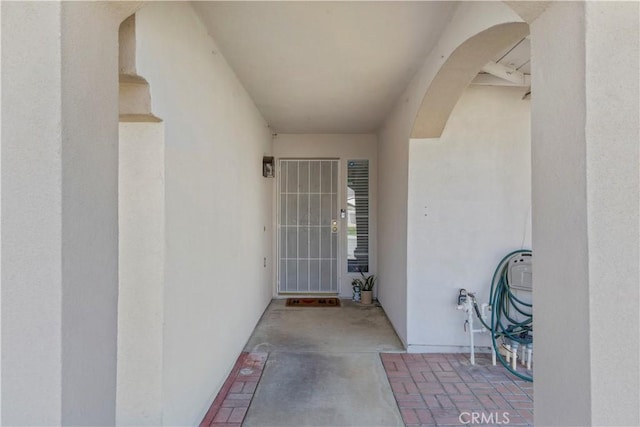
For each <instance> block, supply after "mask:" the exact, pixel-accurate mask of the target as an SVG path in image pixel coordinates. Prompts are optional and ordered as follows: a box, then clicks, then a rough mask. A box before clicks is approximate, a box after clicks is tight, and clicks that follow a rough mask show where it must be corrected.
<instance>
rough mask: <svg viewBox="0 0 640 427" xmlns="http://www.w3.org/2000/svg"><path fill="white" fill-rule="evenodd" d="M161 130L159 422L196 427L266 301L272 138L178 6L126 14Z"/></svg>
mask: <svg viewBox="0 0 640 427" xmlns="http://www.w3.org/2000/svg"><path fill="white" fill-rule="evenodd" d="M136 37H137V70H138V73H139V74H140V75H142V76H144V77H145V78H146V79H147V80H148V81H149V85H150V87H151V98H152V106H153V111H154V114H156V115H158V116H159V117H162V119H163V120H164V123H165V143H166V145H165V173H166V178H165V182H166V187H165V209H166V245H167V246H166V253H165V257H166V258H165V259H166V262H165V290H164V301H165V302H164V338H163V342H164V346H163V364H164V369H163V395H164V396H163V423H164V424H165V425H184V424H197V423H199V422H200V421H201V419H202V417H203V416H204V414H205V412H206V410H207V409H208V406H209V405H210V404H211V402H212V401H213V398H214V397H215V395H216V393H217V392H218V389H219V388H220V386H221V385H222V383H223V382H224V380H225V378H226V375H227V374H228V373H229V371H230V369H231V367H232V366H233V363H234V362H235V359H236V357H237V356H238V354H239V353H240V351H241V350H242V348H243V346H244V344H245V342H246V340H247V339H248V337H249V335H250V334H251V332H252V330H253V327H254V326H255V324H256V322H257V321H258V319H259V318H260V315H261V314H262V312H263V310H264V308H265V307H266V305H267V303H268V302H269V299H270V298H271V295H272V287H271V268H270V267H269V266H270V262H268V263H267V267H264V266H263V259H264V257H267V259H268V260H269V261H270V258H269V257H270V250H271V237H270V236H271V233H272V229H271V224H272V218H271V197H272V188H273V180H271V179H266V178H263V177H262V156H263V155H270V154H271V150H272V141H271V133H270V131H269V129H268V127H267V124H266V123H265V122H264V120H263V119H262V117H261V116H260V113H259V112H258V111H257V109H256V107H255V106H254V104H253V102H252V100H251V99H250V98H249V96H248V95H247V93H246V92H245V90H244V88H243V87H242V85H241V84H240V82H239V81H238V79H237V78H236V76H235V75H234V73H233V71H232V70H231V69H230V68H229V66H228V65H227V63H226V61H225V59H224V57H223V56H222V55H221V54H220V53H219V50H218V49H217V47H216V45H215V42H214V41H213V40H212V39H211V38H210V37H209V36H208V34H207V31H206V29H205V28H204V27H203V25H202V23H201V22H200V20H199V18H198V16H197V15H196V13H195V12H194V11H193V9H192V7H191V5H190V4H188V3H154V4H150V5H148V6H146V7H145V8H143V9H142V10H141V11H140V12H139V13H138V14H137V15H136Z"/></svg>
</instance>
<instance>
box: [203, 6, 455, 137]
mask: <svg viewBox="0 0 640 427" xmlns="http://www.w3.org/2000/svg"><path fill="white" fill-rule="evenodd" d="M193 4H194V7H195V8H196V10H197V12H198V13H199V15H200V17H201V19H202V21H203V22H204V24H205V26H206V27H207V29H208V31H209V34H210V35H211V36H212V37H213V38H214V40H215V41H216V43H217V45H218V47H219V49H220V51H221V52H222V54H223V55H224V57H225V58H226V60H227V61H228V62H229V64H230V66H231V67H232V68H233V70H234V71H235V73H236V75H237V76H238V78H239V79H240V81H241V82H242V84H243V85H244V87H245V88H246V89H247V91H248V92H249V94H250V95H251V97H252V98H253V100H254V102H255V103H256V105H257V107H258V109H259V110H260V112H261V113H262V115H263V116H264V117H265V119H266V120H267V121H268V122H269V124H270V126H271V127H272V128H273V129H274V131H275V132H278V133H368V132H373V131H375V130H377V129H378V128H379V126H380V125H381V123H382V120H383V119H384V118H385V117H386V115H387V114H388V113H389V111H390V110H391V109H392V107H393V105H394V104H395V103H396V101H397V99H398V97H399V96H400V95H401V93H402V92H403V90H404V89H405V88H406V86H407V85H408V83H409V82H410V81H411V78H412V77H413V76H414V74H415V73H416V71H417V70H418V67H419V66H420V65H421V64H422V63H423V61H424V59H425V57H426V55H427V54H428V53H429V51H430V50H431V49H432V48H433V47H434V46H435V44H436V42H437V40H438V38H439V35H440V33H441V32H442V30H443V29H444V27H445V26H446V24H447V23H448V21H449V19H450V17H451V15H452V13H453V9H454V6H455V3H454V2H404V1H388V2H387V1H380V2H378V1H374V2H332V1H321V2H306V1H299V2H298V1H293V2H233V1H231V2H219V1H213V2H194V3H193Z"/></svg>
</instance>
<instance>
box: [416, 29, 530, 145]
mask: <svg viewBox="0 0 640 427" xmlns="http://www.w3.org/2000/svg"><path fill="white" fill-rule="evenodd" d="M527 34H529V25H527V24H526V23H524V22H511V23H505V24H499V25H496V26H493V27H491V28H488V29H486V30H484V31H482V32H480V33H478V34H476V35H474V36H473V37H471V38H469V39H468V40H466V41H465V42H464V43H462V44H461V45H460V46H458V47H457V48H456V49H455V50H454V51H453V53H451V55H450V56H449V57H448V58H447V60H446V62H445V63H444V64H443V65H442V67H441V68H440V70H439V71H438V73H437V75H436V76H435V77H434V79H433V81H432V82H431V84H430V85H429V88H428V89H427V92H426V93H425V95H424V98H423V100H422V105H421V106H420V109H419V110H418V113H417V115H416V119H415V122H414V124H413V129H412V131H411V137H412V138H438V137H439V136H440V135H441V134H442V131H443V129H444V127H445V125H446V123H447V120H448V118H449V115H450V114H451V111H452V110H453V107H454V106H455V105H456V103H457V102H458V99H459V98H460V96H461V95H462V93H463V92H464V90H465V89H466V88H467V86H468V85H469V83H471V81H472V80H473V78H474V77H475V76H476V75H477V74H478V72H479V71H480V69H482V67H483V66H485V64H487V63H488V62H489V61H490V60H491V58H492V57H493V56H494V55H495V54H496V53H498V52H500V51H501V50H504V49H505V48H507V47H508V46H510V45H512V44H514V43H515V42H517V41H518V40H521V39H522V38H523V37H525V36H526V35H527Z"/></svg>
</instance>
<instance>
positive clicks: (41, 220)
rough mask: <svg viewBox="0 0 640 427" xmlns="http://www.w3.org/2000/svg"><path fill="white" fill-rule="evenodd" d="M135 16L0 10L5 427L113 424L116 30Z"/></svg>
mask: <svg viewBox="0 0 640 427" xmlns="http://www.w3.org/2000/svg"><path fill="white" fill-rule="evenodd" d="M134 7H135V4H126V3H120V4H113V3H92V2H71V3H61V4H50V3H32V2H15V3H10V4H8V3H7V4H3V11H2V47H3V50H2V54H3V56H4V57H3V64H2V65H3V73H2V79H3V85H2V86H3V94H2V95H3V96H2V120H3V122H2V126H3V139H2V162H3V165H2V174H3V177H2V186H3V192H2V221H3V226H2V231H3V233H2V248H3V251H2V256H3V259H2V304H3V310H2V316H3V319H2V329H3V335H2V364H3V369H2V371H3V377H2V380H3V381H2V393H1V399H2V423H3V424H6V425H20V424H28V425H51V424H65V425H91V424H99V425H111V424H114V422H115V394H116V393H115V391H116V388H115V385H116V382H115V378H116V332H117V286H118V267H117V256H118V248H117V234H118V229H117V225H118V223H117V170H118V168H117V166H118V165H117V143H118V95H117V92H118V76H117V57H118V44H117V40H118V38H117V32H118V25H119V23H120V21H121V20H122V19H124V18H125V17H126V16H127V14H130V13H131V11H130V10H131V9H132V8H134ZM78 52H83V54H82V55H79V54H78ZM88 94H90V95H88Z"/></svg>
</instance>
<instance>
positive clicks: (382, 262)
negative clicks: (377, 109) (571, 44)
mask: <svg viewBox="0 0 640 427" xmlns="http://www.w3.org/2000/svg"><path fill="white" fill-rule="evenodd" d="M505 22H522V20H521V19H520V17H519V16H517V15H516V14H515V13H514V12H513V11H512V10H511V9H510V8H509V7H507V6H506V5H505V4H502V2H465V3H460V4H459V5H457V7H456V10H455V12H454V13H453V16H452V17H451V21H450V22H449V24H448V25H447V27H446V28H445V30H444V32H443V33H442V35H441V37H440V40H439V41H438V44H437V45H436V46H435V47H434V49H433V50H432V51H431V52H430V53H429V54H428V55H427V57H426V59H425V61H424V64H423V65H422V67H421V68H420V70H419V71H418V72H417V73H416V75H415V76H414V78H413V79H412V80H411V83H410V84H409V85H408V86H407V89H406V90H405V91H404V93H403V94H402V96H400V97H399V98H398V101H397V103H396V105H395V107H394V108H393V110H392V111H391V112H390V113H389V115H388V116H387V118H386V119H385V121H384V124H383V125H382V126H381V128H380V129H379V131H378V158H379V159H380V161H381V163H382V164H384V167H383V168H381V169H380V171H379V174H378V179H379V183H380V185H379V187H378V197H379V203H378V206H379V208H378V221H379V224H380V225H379V228H378V242H379V243H378V251H379V253H380V254H381V255H380V259H379V262H378V270H379V276H380V277H379V278H380V280H381V282H383V283H389V284H390V283H393V286H388V287H385V288H381V289H380V293H379V294H378V299H379V300H380V302H381V303H382V305H383V306H384V308H385V311H386V312H387V314H388V316H389V319H390V320H391V323H392V324H393V325H394V327H395V329H396V331H397V332H398V335H399V336H400V339H401V340H402V341H403V342H404V343H405V344H406V342H407V237H406V236H407V197H408V167H409V138H410V135H411V131H412V128H413V123H414V121H415V118H416V114H417V112H418V109H419V108H420V105H421V104H422V100H423V97H424V94H425V93H426V91H427V88H428V87H429V84H430V83H431V82H432V81H433V79H434V77H435V76H436V74H437V72H438V70H439V69H440V67H441V66H442V64H444V63H445V61H446V59H447V58H448V57H449V55H451V53H452V52H453V51H454V50H455V49H456V48H457V47H458V46H459V45H460V44H462V43H463V42H464V41H465V40H467V39H468V38H469V37H472V36H474V35H475V34H477V33H479V32H481V31H483V30H486V29H487V28H489V27H491V26H494V25H497V24H501V23H505ZM382 254H384V255H382Z"/></svg>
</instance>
